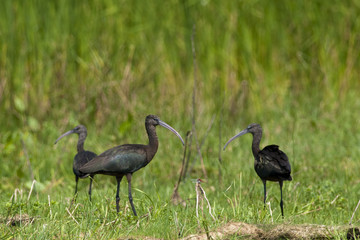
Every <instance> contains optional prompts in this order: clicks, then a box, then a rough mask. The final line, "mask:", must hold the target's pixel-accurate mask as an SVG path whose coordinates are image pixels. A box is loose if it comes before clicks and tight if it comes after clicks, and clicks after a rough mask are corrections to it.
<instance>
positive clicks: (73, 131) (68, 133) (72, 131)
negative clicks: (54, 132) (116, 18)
mask: <svg viewBox="0 0 360 240" xmlns="http://www.w3.org/2000/svg"><path fill="white" fill-rule="evenodd" d="M72 133H75V130H74V129H72V130H70V131H67V132H66V133H64V134H63V135H61V136H60V137H59V138H58V139H56V141H55V143H54V144H56V143H57V142H58V141H59V140H60V139H62V138H63V137H65V136H67V135H70V134H72Z"/></svg>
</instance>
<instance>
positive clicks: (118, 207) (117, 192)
mask: <svg viewBox="0 0 360 240" xmlns="http://www.w3.org/2000/svg"><path fill="white" fill-rule="evenodd" d="M122 178H123V176H116V181H117V190H116V212H119V211H120V206H119V202H120V197H119V190H120V182H121V179H122Z"/></svg>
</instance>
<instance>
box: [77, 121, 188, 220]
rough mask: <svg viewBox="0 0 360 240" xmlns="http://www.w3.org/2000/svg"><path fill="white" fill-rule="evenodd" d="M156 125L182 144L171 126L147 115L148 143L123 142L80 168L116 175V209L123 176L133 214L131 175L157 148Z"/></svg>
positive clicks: (145, 162)
mask: <svg viewBox="0 0 360 240" xmlns="http://www.w3.org/2000/svg"><path fill="white" fill-rule="evenodd" d="M157 125H160V126H163V127H165V128H167V129H169V130H170V131H172V132H173V133H175V134H176V136H178V137H179V138H180V140H181V142H182V143H183V145H184V141H183V139H182V138H181V136H180V134H179V133H178V132H177V131H176V130H175V129H173V128H172V127H171V126H169V125H168V124H166V123H165V122H163V121H161V120H160V119H159V118H158V117H157V116H154V115H148V116H147V117H146V119H145V128H146V132H147V134H148V137H149V144H148V145H141V144H124V145H120V146H117V147H114V148H111V149H109V150H107V151H105V152H103V153H101V154H100V155H99V156H97V157H95V158H94V159H93V160H92V161H90V162H88V163H87V164H85V165H84V166H82V167H81V168H80V172H81V173H83V174H105V175H111V176H115V177H116V181H117V190H116V211H117V212H119V201H120V197H119V189H120V182H121V180H122V178H123V177H124V176H126V178H127V181H128V191H129V202H130V204H131V208H132V211H133V213H134V215H135V216H137V215H136V211H135V207H134V204H133V199H132V195H131V176H132V174H133V173H134V172H136V171H137V170H139V169H140V168H143V167H145V166H146V165H147V164H148V163H149V162H150V161H151V160H152V159H153V157H154V155H155V154H156V151H157V149H158V145H159V143H158V137H157V135H156V129H155V127H156V126H157Z"/></svg>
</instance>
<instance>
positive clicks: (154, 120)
mask: <svg viewBox="0 0 360 240" xmlns="http://www.w3.org/2000/svg"><path fill="white" fill-rule="evenodd" d="M148 125H152V126H154V127H156V126H158V125H160V126H162V127H164V128H167V129H169V130H170V131H172V132H173V133H174V134H175V135H176V136H178V138H180V140H181V142H182V144H183V145H185V143H184V140H183V139H182V137H181V136H180V134H179V133H178V132H177V131H176V130H175V129H174V128H172V127H171V126H170V125H169V124H167V123H165V122H163V121H161V120H160V118H159V117H158V116H155V115H148V116H146V119H145V126H148Z"/></svg>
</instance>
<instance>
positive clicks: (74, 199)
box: [70, 175, 79, 206]
mask: <svg viewBox="0 0 360 240" xmlns="http://www.w3.org/2000/svg"><path fill="white" fill-rule="evenodd" d="M78 182H79V177H78V176H76V175H75V193H74V197H73V199H72V200H71V203H70V206H71V205H72V204H73V203H74V202H75V201H76V196H77V186H78Z"/></svg>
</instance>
